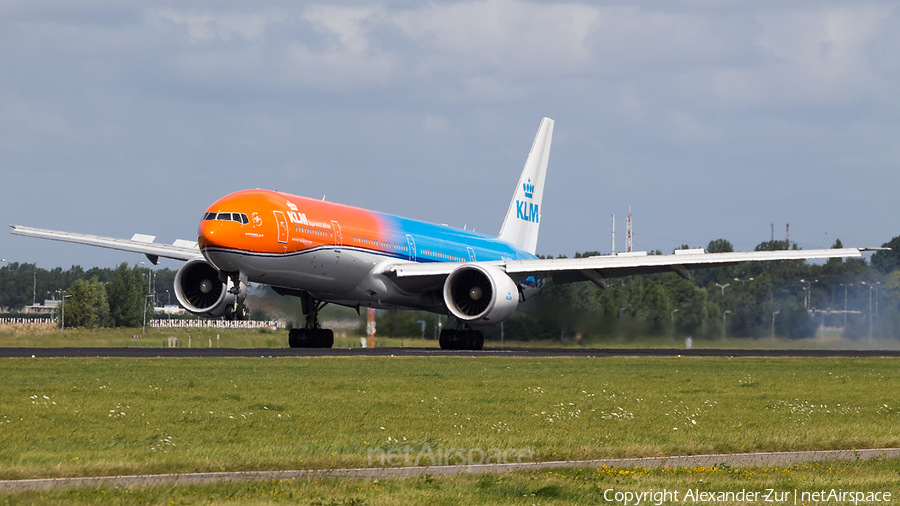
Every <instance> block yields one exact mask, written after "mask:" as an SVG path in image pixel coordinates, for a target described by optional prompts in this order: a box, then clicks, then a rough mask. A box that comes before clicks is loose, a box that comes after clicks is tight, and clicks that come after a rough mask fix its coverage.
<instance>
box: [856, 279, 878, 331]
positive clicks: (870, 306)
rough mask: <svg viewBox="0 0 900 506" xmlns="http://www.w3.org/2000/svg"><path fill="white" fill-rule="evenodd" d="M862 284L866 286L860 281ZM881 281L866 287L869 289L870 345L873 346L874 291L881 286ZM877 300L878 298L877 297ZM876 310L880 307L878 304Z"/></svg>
mask: <svg viewBox="0 0 900 506" xmlns="http://www.w3.org/2000/svg"><path fill="white" fill-rule="evenodd" d="M860 284H863V285H866V282H865V281H860ZM880 284H881V281H876V282H875V283H874V284H868V285H866V286H868V287H869V344H872V290H873V289H875V287H876V286H877V285H880ZM876 299H877V297H876ZM875 308H876V310H877V308H878V305H877V302H876V305H875Z"/></svg>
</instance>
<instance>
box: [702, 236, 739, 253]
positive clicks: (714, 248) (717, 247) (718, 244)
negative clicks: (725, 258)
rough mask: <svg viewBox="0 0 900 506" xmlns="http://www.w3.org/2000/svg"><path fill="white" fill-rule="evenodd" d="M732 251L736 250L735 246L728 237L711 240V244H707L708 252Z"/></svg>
mask: <svg viewBox="0 0 900 506" xmlns="http://www.w3.org/2000/svg"><path fill="white" fill-rule="evenodd" d="M732 251H734V246H732V245H731V243H730V242H728V241H727V240H726V239H715V240H713V241H709V244H708V245H707V246H706V252H707V253H731V252H732Z"/></svg>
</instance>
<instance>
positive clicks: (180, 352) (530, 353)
mask: <svg viewBox="0 0 900 506" xmlns="http://www.w3.org/2000/svg"><path fill="white" fill-rule="evenodd" d="M32 357H33V358H78V357H97V358H101V357H102V358H165V357H168V358H200V357H210V358H213V357H262V358H276V357H279V358H281V357H535V358H546V357H590V358H602V357H772V358H774V357H810V358H811V357H845V358H852V357H900V350H761V349H756V350H754V349H742V350H731V349H692V350H685V349H675V348H485V349H484V350H480V351H460V350H441V349H438V348H12V347H10V348H0V358H32Z"/></svg>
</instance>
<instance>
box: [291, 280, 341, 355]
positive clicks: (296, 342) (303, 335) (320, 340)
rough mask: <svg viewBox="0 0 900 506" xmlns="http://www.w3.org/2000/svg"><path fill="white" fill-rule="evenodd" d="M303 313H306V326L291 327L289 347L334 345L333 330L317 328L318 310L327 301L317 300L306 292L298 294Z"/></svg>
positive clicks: (329, 346)
mask: <svg viewBox="0 0 900 506" xmlns="http://www.w3.org/2000/svg"><path fill="white" fill-rule="evenodd" d="M300 304H301V306H302V307H303V314H305V315H306V327H305V328H302V329H291V331H290V332H289V333H288V345H289V346H290V347H291V348H331V347H332V346H334V332H333V331H332V330H331V329H323V328H319V319H318V316H319V310H320V309H322V308H323V307H325V305H326V304H327V302H322V301H318V300H316V299H314V298H312V296H311V295H310V294H309V293H307V292H302V293H301V295H300Z"/></svg>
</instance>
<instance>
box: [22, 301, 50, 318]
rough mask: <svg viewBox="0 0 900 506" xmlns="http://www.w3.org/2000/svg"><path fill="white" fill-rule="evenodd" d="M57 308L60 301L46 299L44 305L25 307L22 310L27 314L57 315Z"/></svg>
mask: <svg viewBox="0 0 900 506" xmlns="http://www.w3.org/2000/svg"><path fill="white" fill-rule="evenodd" d="M57 306H59V301H58V300H50V299H46V300H44V304H35V305H33V306H25V307H24V308H23V309H22V312H23V313H26V314H54V313H56V307H57Z"/></svg>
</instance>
